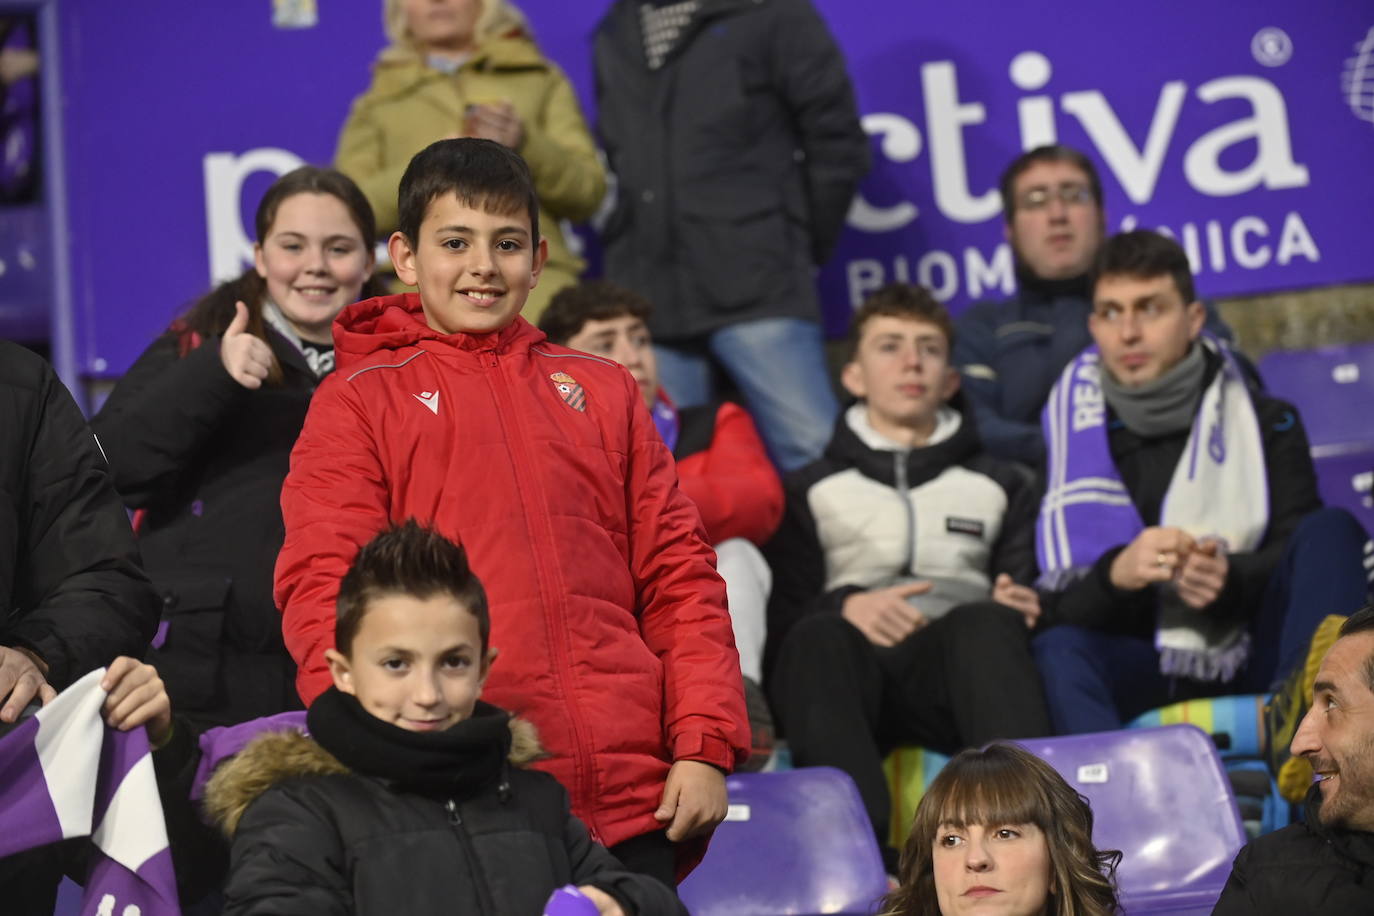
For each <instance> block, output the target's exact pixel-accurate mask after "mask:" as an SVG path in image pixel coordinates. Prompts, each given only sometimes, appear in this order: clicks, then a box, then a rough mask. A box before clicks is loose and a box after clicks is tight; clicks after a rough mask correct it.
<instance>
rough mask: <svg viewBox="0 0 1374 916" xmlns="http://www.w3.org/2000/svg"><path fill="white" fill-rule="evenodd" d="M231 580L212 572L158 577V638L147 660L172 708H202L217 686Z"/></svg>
mask: <svg viewBox="0 0 1374 916" xmlns="http://www.w3.org/2000/svg"><path fill="white" fill-rule="evenodd" d="M232 584H233V580H232V579H230V578H229V577H227V576H216V575H214V574H213V573H204V572H202V573H187V574H185V575H180V576H167V577H163V578H159V579H158V580H157V581H156V582H155V583H154V585H155V586H156V588H157V591H158V595H159V596H160V597H161V598H162V625H163V626H164V627H165V628H166V629H165V634H164V633H162V631H161V628H160V635H163V640H162V642H161V643H160V644H159V645H158V646H157V647H156V648H153V649H150V650H149V651H148V662H149V663H150V664H151V665H153V666H154V667H155V668H157V671H158V675H159V676H160V677H161V678H162V680H163V682H164V683H165V684H166V685H167V694H168V696H169V697H170V698H171V700H172V707H173V708H174V709H181V708H185V709H205V708H207V707H209V706H210V705H211V704H212V703H213V702H214V700H215V696H216V693H217V692H218V689H219V679H220V667H221V661H222V651H223V650H222V648H221V643H222V638H223V635H224V616H225V609H226V606H227V604H228V601H229V588H230V586H231V585H232Z"/></svg>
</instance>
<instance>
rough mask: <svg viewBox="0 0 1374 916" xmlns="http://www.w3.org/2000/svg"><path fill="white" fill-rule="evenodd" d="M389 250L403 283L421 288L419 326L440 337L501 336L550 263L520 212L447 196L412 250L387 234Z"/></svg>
mask: <svg viewBox="0 0 1374 916" xmlns="http://www.w3.org/2000/svg"><path fill="white" fill-rule="evenodd" d="M388 248H389V250H390V252H391V260H392V262H393V263H394V264H395V265H396V276H398V277H400V278H401V281H402V282H403V283H408V284H411V285H412V286H418V287H419V288H420V302H421V304H422V306H423V307H424V311H425V321H426V322H427V323H428V324H429V326H430V327H431V328H433V329H434V330H436V331H439V332H440V333H442V334H458V333H467V334H484V333H487V332H489V331H499V330H500V329H502V328H504V327H506V326H507V325H508V324H510V323H511V322H512V321H514V320H515V316H516V315H518V314H519V313H520V310H521V309H522V308H524V307H525V299H526V298H528V296H529V294H530V290H531V289H533V288H534V286H535V284H536V283H538V282H539V272H540V271H541V270H543V268H544V261H545V259H546V258H547V257H548V245H547V243H546V242H545V241H544V240H542V239H541V240H540V241H539V243H538V245H535V244H534V242H533V238H532V233H531V231H530V221H529V216H528V215H527V214H526V213H525V211H524V210H519V211H517V212H514V213H509V214H502V213H495V212H492V211H490V210H484V209H480V208H477V207H472V206H469V205H467V204H465V203H463V202H462V201H460V200H459V199H458V196H457V195H456V194H454V193H453V192H451V191H450V192H447V193H445V194H442V195H440V196H439V197H436V198H435V199H434V200H432V201H430V203H429V206H428V207H427V208H426V210H425V218H424V220H423V221H422V222H421V223H420V232H419V237H418V238H416V239H415V240H414V241H413V243H412V241H411V240H409V239H407V238H406V237H405V236H404V235H402V234H401V233H399V232H396V233H393V234H392V236H391V240H390V242H388Z"/></svg>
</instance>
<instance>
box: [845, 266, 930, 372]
mask: <svg viewBox="0 0 1374 916" xmlns="http://www.w3.org/2000/svg"><path fill="white" fill-rule="evenodd" d="M880 316H885V317H889V318H907V319H910V320H912V321H924V322H926V323H927V324H933V325H935V326H936V327H937V328H939V329H940V332H941V333H942V334H944V335H945V342H946V343H947V344H948V345H949V347H950V349H953V348H954V322H953V321H952V320H950V317H949V310H948V309H947V308H945V307H944V306H943V305H941V304H940V300H938V299H936V298H935V296H934V295H933V294H932V293H931V292H930V290H928V289H926V288H925V287H924V286H917V285H915V284H914V283H889V284H888V285H887V286H884V287H883V288H882V289H880V290H878V291H877V292H875V293H874V294H873V295H871V296H869V297H868V298H867V299H865V300H864V303H863V305H861V306H859V307H858V308H857V309H855V310H854V315H853V317H852V318H850V319H849V359H850V361H851V362H852V361H853V360H854V358H855V357H856V356H858V355H859V341H861V340H862V339H863V336H864V326H865V325H867V324H868V323H869V322H870V321H872V320H873V319H874V318H878V317H880Z"/></svg>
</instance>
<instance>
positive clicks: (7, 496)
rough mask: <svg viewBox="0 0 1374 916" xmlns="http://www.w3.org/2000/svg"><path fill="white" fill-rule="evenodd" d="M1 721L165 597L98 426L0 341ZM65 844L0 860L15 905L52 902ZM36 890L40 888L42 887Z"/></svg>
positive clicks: (1, 890) (112, 652) (36, 366)
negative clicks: (139, 543) (141, 549)
mask: <svg viewBox="0 0 1374 916" xmlns="http://www.w3.org/2000/svg"><path fill="white" fill-rule="evenodd" d="M0 610H3V612H4V619H3V622H0V701H3V705H2V706H0V723H4V724H9V723H13V722H14V721H16V719H17V718H18V717H19V715H20V714H21V713H22V712H23V711H24V710H25V708H26V707H28V706H29V705H30V704H31V703H34V702H37V703H39V704H42V703H46V702H47V701H48V700H50V699H52V698H53V697H54V696H56V694H57V692H58V691H61V690H63V689H64V688H66V687H67V685H69V684H70V683H71V682H73V681H75V680H77V679H78V678H80V677H81V676H82V675H84V674H86V673H87V672H89V671H91V670H93V669H95V668H99V667H101V666H102V665H108V664H109V663H110V662H112V661H113V660H114V659H115V658H116V657H117V656H120V655H132V656H142V655H143V652H144V649H145V648H146V647H147V645H148V643H149V641H150V640H151V639H152V638H153V631H154V630H155V629H156V628H157V620H158V600H157V595H156V594H155V593H154V592H153V589H152V586H151V585H150V584H149V583H148V579H147V577H146V576H144V574H143V570H142V568H141V567H140V566H139V558H138V548H137V547H136V546H135V545H134V537H133V532H132V530H131V529H130V527H129V518H128V516H127V515H125V513H124V506H123V505H122V504H121V503H120V501H119V496H118V494H116V493H115V489H114V485H113V484H112V483H111V481H110V474H109V470H108V468H107V467H106V464H105V457H104V455H102V454H101V451H100V446H99V444H98V443H97V442H96V439H95V436H93V435H92V434H91V431H90V429H89V428H88V427H87V426H86V421H85V420H84V419H83V418H82V416H81V411H80V410H79V409H77V406H76V403H75V402H74V401H73V400H72V397H71V395H70V394H69V393H68V392H67V389H66V388H65V387H63V385H62V382H61V381H60V380H59V379H58V378H57V375H56V373H54V372H53V370H52V367H51V366H49V365H48V364H47V363H46V362H45V361H44V360H42V359H41V358H39V357H38V356H37V355H35V354H33V353H31V352H29V351H28V350H25V349H24V348H23V347H20V346H17V345H15V344H12V343H8V342H6V341H0ZM59 876H60V864H59V858H58V852H57V851H56V850H54V849H40V850H36V851H35V852H34V853H32V854H22V855H18V856H11V857H10V858H8V859H3V860H0V900H4V901H5V904H4V908H5V910H6V912H11V911H12V912H39V911H41V908H42V907H43V906H45V905H46V907H47V908H48V909H49V910H50V909H51V906H52V899H53V894H54V891H55V888H56V883H57V880H58V877H59ZM34 895H37V896H34Z"/></svg>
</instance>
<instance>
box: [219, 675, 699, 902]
mask: <svg viewBox="0 0 1374 916" xmlns="http://www.w3.org/2000/svg"><path fill="white" fill-rule="evenodd" d="M343 699H344V698H343V697H342V695H341V694H338V692H337V691H335V690H330V691H326V692H325V693H324V694H322V695H321V696H320V698H319V699H317V700H316V701H315V703H314V704H313V705H312V706H311V712H310V720H309V721H310V727H311V730H312V732H313V733H314V734H315V739H311V738H306V737H304V736H302V735H299V734H296V733H280V734H271V735H267V736H264V737H261V738H258V739H256V740H255V741H254V742H253V743H252V744H250V745H249V746H248V747H247V748H245V749H244V750H243V752H242V753H240V754H239V755H238V756H237V757H235V758H234V759H233V760H231V761H230V762H228V763H226V764H224V765H222V766H221V767H220V768H219V769H218V770H217V771H216V773H215V776H214V777H213V779H212V780H211V782H210V784H209V786H208V788H207V792H206V809H207V811H208V812H209V813H210V814H211V816H212V817H213V818H214V819H215V820H216V821H218V822H219V823H220V824H221V825H222V826H223V827H224V829H225V830H226V831H227V832H228V833H230V834H232V837H233V842H232V850H231V864H230V875H229V882H228V884H227V886H226V888H225V900H226V905H225V909H224V912H225V914H226V916H251V914H272V916H291V914H297V913H299V914H302V916H305V914H309V916H332V914H339V916H343V914H350V916H371V914H382V916H397V914H407V916H410V914H416V916H419V914H425V913H465V914H486V916H523V914H528V916H538V914H540V913H542V912H543V906H544V903H545V902H546V901H547V900H548V897H549V895H550V894H551V893H552V892H553V891H554V890H555V889H557V888H559V887H561V886H563V885H565V884H574V885H582V884H591V885H594V886H596V887H598V888H600V889H601V890H604V891H605V892H607V893H608V894H610V895H611V896H613V897H615V898H616V899H617V901H619V902H620V904H621V907H622V908H623V909H624V910H625V912H626V913H638V914H641V916H651V914H664V916H686V910H685V909H684V908H683V907H682V904H681V903H680V902H679V901H678V899H677V896H676V895H675V894H674V893H673V891H671V890H670V889H669V888H667V887H666V886H664V885H662V884H660V883H659V882H657V881H655V880H654V879H652V878H648V877H646V876H643V875H638V874H633V873H630V872H627V871H625V870H624V867H623V866H622V865H621V864H620V863H619V862H618V861H617V860H616V859H615V858H614V857H613V856H612V855H611V854H610V853H609V852H607V851H606V850H605V849H604V848H603V847H601V846H599V845H597V844H596V843H594V842H592V840H591V837H590V836H589V835H588V833H587V828H586V827H584V826H583V824H582V822H581V821H579V820H577V819H576V818H575V817H573V816H572V815H571V813H570V811H569V804H568V795H567V793H566V792H565V791H564V790H563V787H562V786H560V785H559V784H558V782H557V781H556V780H554V779H553V777H551V776H549V775H547V774H545V773H539V772H536V771H534V770H525V769H520V768H519V765H520V764H523V763H525V762H528V761H529V760H530V759H532V758H533V757H535V756H537V755H538V743H537V740H536V739H535V737H534V731H533V728H532V727H531V726H529V725H528V724H527V723H523V722H521V721H520V720H514V721H512V720H510V719H509V717H508V716H507V714H506V713H504V712H502V711H501V710H499V709H496V708H495V707H493V706H489V705H487V704H485V703H479V704H478V706H477V710H476V712H475V713H474V715H473V718H471V719H468V720H466V721H464V722H460V723H459V724H458V725H455V726H453V727H452V728H451V729H449V730H448V731H447V732H445V733H443V735H442V736H430V735H425V736H421V737H422V738H442V737H448V738H452V737H455V736H457V737H460V738H462V739H463V740H464V741H466V742H468V744H469V747H470V748H471V749H472V750H473V751H474V752H477V751H481V750H482V749H483V748H486V749H487V750H495V751H496V752H495V753H494V754H493V755H491V756H490V757H483V761H484V762H482V763H480V764H478V765H475V766H467V767H466V768H465V770H464V776H463V777H462V778H461V779H460V781H458V782H457V783H455V784H454V785H453V786H452V787H451V788H450V789H449V790H447V791H445V792H443V793H436V792H423V793H422V792H420V791H411V790H408V789H405V788H403V787H402V783H401V781H400V780H399V779H396V780H385V781H384V780H382V779H377V778H371V777H369V776H364V775H362V774H361V773H359V772H355V771H353V770H351V769H350V768H349V767H347V766H345V765H344V763H342V762H341V761H340V760H339V759H338V757H336V756H334V755H333V754H331V753H330V750H333V751H335V752H337V753H338V754H339V755H340V756H349V754H350V753H357V752H358V748H359V747H365V748H366V750H365V751H363V753H366V754H368V755H369V756H370V757H372V758H373V759H376V758H377V757H378V756H384V755H387V754H390V753H397V754H398V755H399V754H401V753H404V752H401V751H399V750H398V749H397V748H395V747H393V746H392V744H391V742H389V741H386V740H385V739H381V740H379V731H378V723H373V724H372V725H371V727H359V726H357V725H350V726H346V727H344V728H342V729H338V728H336V729H335V734H334V736H333V737H332V739H330V740H328V741H327V740H326V739H325V736H324V733H323V730H322V729H321V728H320V727H319V725H318V721H319V714H321V713H325V712H328V711H329V710H331V709H332V708H333V707H336V706H338V705H339V703H340V702H341V701H342V700H343ZM347 700H348V701H352V698H351V697H349V698H347ZM354 706H356V702H354ZM360 710H361V707H357V708H356V710H355V717H356V716H366V715H368V714H367V713H366V712H361V711H360ZM508 725H509V727H507V726H508ZM386 729H390V730H392V731H400V730H399V729H394V728H392V727H390V726H386ZM512 736H514V740H512ZM414 737H415V736H411V738H410V739H407V740H408V743H410V744H411V745H412V748H413V745H414ZM317 742H320V743H317ZM322 744H328V745H329V748H330V750H326V749H325V747H324V746H322ZM493 745H495V747H493ZM350 748H351V749H352V750H351V751H350ZM400 768H401V767H400V765H398V769H400Z"/></svg>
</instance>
